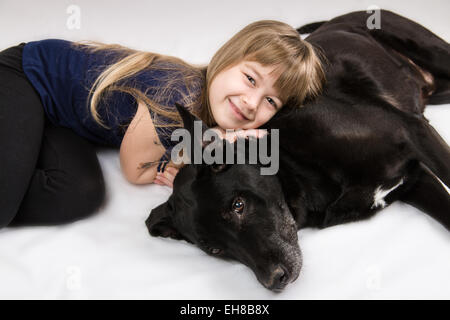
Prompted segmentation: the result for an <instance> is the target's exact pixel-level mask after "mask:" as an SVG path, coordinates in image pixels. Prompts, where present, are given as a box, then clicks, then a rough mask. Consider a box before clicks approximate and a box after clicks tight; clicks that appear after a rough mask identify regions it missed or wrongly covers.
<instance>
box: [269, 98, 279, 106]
mask: <svg viewBox="0 0 450 320" xmlns="http://www.w3.org/2000/svg"><path fill="white" fill-rule="evenodd" d="M267 101H269V103H270V104H271V105H273V106H274V107H275V108H276V107H277V104H276V103H275V101H274V100H273V99H272V98H269V97H267Z"/></svg>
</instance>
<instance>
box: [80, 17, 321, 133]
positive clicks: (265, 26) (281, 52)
mask: <svg viewBox="0 0 450 320" xmlns="http://www.w3.org/2000/svg"><path fill="white" fill-rule="evenodd" d="M74 45H75V46H78V47H83V48H87V49H88V50H91V51H92V52H98V51H101V50H107V51H112V52H115V53H117V57H118V60H117V61H115V62H114V63H113V64H111V65H110V66H108V67H106V69H105V70H104V71H103V72H101V74H100V75H99V76H98V78H97V79H96V80H95V82H94V83H93V85H92V87H91V88H90V92H89V97H90V98H91V99H90V103H89V108H90V111H91V114H92V116H93V118H94V119H95V120H96V121H97V122H98V123H99V124H100V125H102V126H104V127H106V126H105V125H104V124H103V122H102V121H101V119H100V117H99V114H98V111H97V107H98V104H99V102H100V101H101V99H103V98H105V97H107V96H108V95H109V94H110V93H111V92H113V91H121V92H126V93H129V94H131V95H132V96H133V97H134V98H135V99H136V101H142V102H144V103H145V104H146V105H147V107H148V108H149V109H151V110H152V111H154V113H155V114H156V115H157V114H160V115H163V116H165V117H168V118H170V119H172V120H174V122H175V123H176V124H175V125H174V124H170V126H181V125H182V123H181V118H180V116H179V114H178V112H177V111H176V110H174V108H173V107H169V106H167V105H165V104H167V101H170V99H171V97H173V95H174V94H177V95H179V96H181V101H179V102H180V103H182V104H183V105H184V106H185V107H186V108H187V109H188V110H190V111H191V112H192V113H194V114H195V115H197V116H198V117H200V118H201V119H202V120H203V121H204V122H205V123H206V124H207V125H208V126H210V127H212V126H215V125H216V122H215V120H214V118H213V116H212V113H211V108H210V104H209V98H208V93H209V91H208V90H209V87H210V84H211V83H212V81H213V80H214V78H215V77H216V76H217V75H218V74H219V73H220V72H221V71H223V70H225V69H227V68H230V67H232V66H234V65H236V64H238V63H240V62H241V61H243V60H249V61H256V62H259V63H260V64H262V65H263V66H275V67H276V68H275V69H274V72H277V73H278V74H280V76H279V78H278V80H277V81H276V82H275V89H277V91H278V92H279V98H280V99H281V100H282V101H283V103H285V104H286V103H287V102H289V105H295V106H301V105H302V104H303V103H304V101H305V99H313V98H314V97H316V96H317V95H318V94H319V93H320V91H321V89H322V86H323V84H324V81H325V73H324V70H323V68H322V61H325V60H324V59H325V58H324V56H323V55H322V54H321V53H320V52H319V51H318V50H316V49H315V48H314V47H313V46H312V45H311V44H309V43H308V42H307V41H304V40H302V39H301V38H300V35H299V34H298V32H297V31H296V30H295V29H294V28H292V27H291V26H289V25H288V24H286V23H283V22H280V21H274V20H261V21H257V22H254V23H252V24H249V25H248V26H246V27H245V28H244V29H242V30H241V31H239V32H238V33H237V34H235V35H234V36H233V37H232V38H231V39H230V40H228V41H227V42H226V43H225V44H224V45H223V46H222V47H221V48H220V49H219V50H218V51H217V52H216V54H215V55H214V56H213V58H212V59H211V62H210V63H209V65H208V66H207V67H205V66H198V65H193V64H188V63H186V62H184V61H183V60H181V59H178V58H176V57H172V56H167V55H161V54H157V53H150V52H143V51H137V50H132V49H129V48H126V47H123V46H120V45H117V44H113V45H107V44H102V43H98V42H92V41H89V42H87V43H82V42H78V43H74ZM144 70H163V71H167V73H164V74H167V79H162V80H163V81H162V84H163V85H162V86H160V87H159V88H149V89H152V90H155V91H154V92H155V93H154V94H152V99H150V98H148V97H147V95H146V93H147V90H146V92H142V91H140V90H139V89H137V88H136V87H134V86H133V85H123V84H119V83H120V82H121V81H122V82H123V81H124V80H126V79H129V78H130V77H132V76H133V75H136V74H137V73H139V72H141V71H144ZM180 88H185V89H186V91H185V90H182V89H180ZM199 92H200V94H199ZM88 101H89V98H88ZM164 102H165V103H164ZM199 109H200V110H199ZM198 110H199V111H198ZM153 121H154V125H155V126H160V127H162V126H168V125H164V124H161V123H159V121H157V120H156V121H155V119H154V120H153Z"/></svg>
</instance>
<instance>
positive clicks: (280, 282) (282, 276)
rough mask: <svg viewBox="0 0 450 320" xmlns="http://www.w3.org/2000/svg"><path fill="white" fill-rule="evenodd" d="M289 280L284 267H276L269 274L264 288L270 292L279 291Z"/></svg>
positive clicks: (287, 272)
mask: <svg viewBox="0 0 450 320" xmlns="http://www.w3.org/2000/svg"><path fill="white" fill-rule="evenodd" d="M289 279H290V274H289V271H288V270H287V269H286V267H285V266H283V265H277V266H276V267H275V268H274V269H273V271H272V273H271V274H270V278H269V279H268V281H267V283H266V287H267V288H268V289H270V290H274V291H281V290H283V289H284V287H286V285H287V284H288V283H289Z"/></svg>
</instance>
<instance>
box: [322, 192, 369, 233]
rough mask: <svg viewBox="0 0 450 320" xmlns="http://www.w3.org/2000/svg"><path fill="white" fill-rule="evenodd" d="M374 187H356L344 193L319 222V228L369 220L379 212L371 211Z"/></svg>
mask: <svg viewBox="0 0 450 320" xmlns="http://www.w3.org/2000/svg"><path fill="white" fill-rule="evenodd" d="M373 191H374V188H373V187H370V188H369V187H364V186H355V187H351V188H348V189H347V190H345V191H343V193H342V194H341V196H340V197H339V198H338V199H337V200H336V201H335V202H333V203H332V204H330V206H329V207H328V208H327V209H326V211H325V213H324V216H323V218H321V217H317V218H321V220H322V221H317V222H316V224H317V226H319V228H326V227H331V226H334V225H338V224H342V223H347V222H353V221H358V220H364V219H368V218H370V217H371V216H373V215H374V214H375V213H376V212H377V211H378V210H376V209H375V210H373V209H371V206H372V204H373Z"/></svg>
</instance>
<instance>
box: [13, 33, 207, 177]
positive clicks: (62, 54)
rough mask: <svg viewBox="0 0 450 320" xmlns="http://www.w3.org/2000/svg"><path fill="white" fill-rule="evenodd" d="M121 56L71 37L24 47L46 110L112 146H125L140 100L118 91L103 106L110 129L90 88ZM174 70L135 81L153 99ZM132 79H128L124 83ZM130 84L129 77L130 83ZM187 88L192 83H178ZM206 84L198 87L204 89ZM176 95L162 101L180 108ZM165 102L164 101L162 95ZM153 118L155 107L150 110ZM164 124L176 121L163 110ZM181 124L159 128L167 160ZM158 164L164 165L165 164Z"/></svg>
mask: <svg viewBox="0 0 450 320" xmlns="http://www.w3.org/2000/svg"><path fill="white" fill-rule="evenodd" d="M117 60H118V56H117V54H116V53H113V52H110V51H109V52H105V51H103V52H96V53H92V52H87V51H85V50H80V49H77V48H73V47H72V46H71V42H70V41H66V40H58V39H47V40H41V41H32V42H28V43H27V44H26V45H25V46H24V48H23V55H22V65H23V71H24V73H25V75H26V76H27V78H28V79H29V80H30V82H31V84H32V85H33V87H34V88H35V89H36V90H37V92H38V93H39V95H40V97H41V100H42V104H43V106H44V110H45V114H46V116H47V118H48V119H49V121H50V122H51V123H53V124H54V125H56V126H62V127H67V128H70V129H72V130H73V131H75V132H76V133H77V134H78V135H80V136H82V137H84V138H86V139H88V140H89V141H91V142H93V143H95V144H99V145H104V146H110V147H119V146H120V144H121V142H122V139H123V136H124V134H125V131H126V127H127V125H128V124H129V123H130V121H131V120H132V119H133V117H134V115H135V113H136V110H137V102H136V100H135V99H134V98H133V96H131V95H130V94H128V93H123V92H113V93H112V94H111V95H110V96H108V97H106V99H105V100H103V101H101V102H100V103H99V105H98V107H97V111H98V113H99V116H100V119H101V120H102V121H103V123H104V124H106V125H107V126H108V127H109V128H110V129H106V128H104V127H102V126H101V125H99V124H98V123H97V122H96V121H95V120H94V118H93V117H92V115H91V113H90V110H89V107H88V104H87V99H88V94H89V89H90V88H91V86H92V84H93V83H94V81H95V80H96V78H97V77H98V75H99V74H100V73H101V72H102V71H104V70H105V68H106V67H107V66H109V65H110V64H111V63H113V62H115V61H117ZM167 72H168V71H161V70H150V71H148V70H145V71H142V72H139V73H138V74H136V75H135V76H133V77H132V79H125V82H127V81H132V83H133V86H134V87H137V88H138V89H140V90H141V91H142V92H146V94H147V96H148V97H149V98H150V99H152V96H151V95H152V93H154V90H151V89H149V88H152V87H158V86H161V85H163V83H162V82H161V79H164V78H165V76H166V75H167ZM119 84H126V83H119ZM127 84H128V82H127ZM178 89H181V90H182V92H185V93H187V90H186V88H178ZM200 92H201V89H200V87H199V88H198V94H200ZM169 96H170V100H167V101H162V102H163V103H164V104H165V105H166V106H168V107H171V108H172V107H173V110H176V108H175V102H179V103H182V102H181V98H182V97H181V95H180V94H179V93H178V94H177V92H174V94H171V95H169ZM159 102H161V101H160V100H159ZM150 114H151V115H152V118H153V115H154V114H153V111H152V110H150ZM158 120H159V121H160V123H166V124H170V123H172V120H171V119H169V118H166V117H163V116H161V115H158ZM174 129H175V127H170V126H169V127H162V128H160V127H156V132H157V134H158V137H159V139H160V141H161V143H162V145H163V146H164V147H165V148H166V153H165V154H164V156H163V158H162V159H161V161H162V162H161V163H164V161H168V160H169V159H170V151H171V149H172V147H173V145H174V142H172V141H171V140H170V133H171V132H172V131H173V130H174ZM161 163H160V165H159V166H158V170H159V169H160V167H161Z"/></svg>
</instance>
